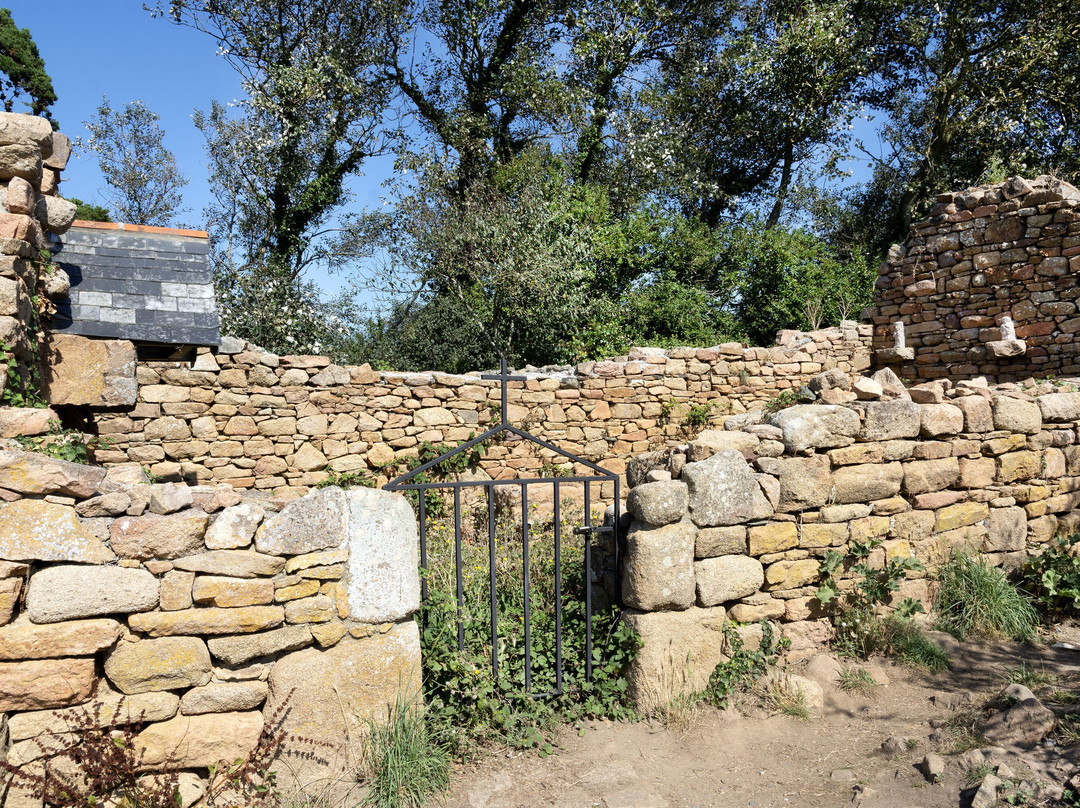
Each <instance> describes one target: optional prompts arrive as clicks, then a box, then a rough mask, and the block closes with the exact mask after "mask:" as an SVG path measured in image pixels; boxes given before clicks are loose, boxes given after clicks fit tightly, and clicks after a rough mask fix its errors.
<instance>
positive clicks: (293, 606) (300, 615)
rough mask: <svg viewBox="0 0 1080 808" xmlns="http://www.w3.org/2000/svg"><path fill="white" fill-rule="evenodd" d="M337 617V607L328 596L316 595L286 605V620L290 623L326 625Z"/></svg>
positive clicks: (291, 601)
mask: <svg viewBox="0 0 1080 808" xmlns="http://www.w3.org/2000/svg"><path fill="white" fill-rule="evenodd" d="M335 617H337V606H336V604H335V603H334V601H333V600H331V599H330V598H328V597H327V596H326V595H314V596H312V597H307V598H299V599H298V600H290V601H288V602H287V603H286V604H285V620H286V621H288V622H289V623H326V622H329V621H330V620H333V619H334V618H335Z"/></svg>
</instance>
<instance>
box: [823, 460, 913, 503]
mask: <svg viewBox="0 0 1080 808" xmlns="http://www.w3.org/2000/svg"><path fill="white" fill-rule="evenodd" d="M903 478H904V469H903V466H902V465H901V464H900V463H879V464H865V465H860V466H842V467H841V468H838V469H836V470H834V471H833V476H832V483H833V492H834V495H833V499H832V501H833V502H835V503H836V504H838V505H847V504H850V503H853V502H872V501H873V500H875V499H886V498H888V497H891V496H894V495H896V494H898V493H899V492H900V483H901V481H902V480H903Z"/></svg>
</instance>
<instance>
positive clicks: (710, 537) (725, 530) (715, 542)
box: [694, 525, 748, 558]
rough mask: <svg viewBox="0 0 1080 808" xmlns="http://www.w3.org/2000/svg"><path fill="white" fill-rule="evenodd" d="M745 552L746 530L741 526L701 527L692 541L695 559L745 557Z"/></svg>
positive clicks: (746, 547) (746, 549)
mask: <svg viewBox="0 0 1080 808" xmlns="http://www.w3.org/2000/svg"><path fill="white" fill-rule="evenodd" d="M747 551H748V545H747V541H746V528H745V527H743V526H742V525H732V526H730V527H703V528H701V529H700V530H698V532H697V538H696V539H695V541H694V557H695V558H714V557H716V556H722V555H745V554H746V553H747Z"/></svg>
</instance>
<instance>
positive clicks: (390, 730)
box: [362, 693, 450, 808]
mask: <svg viewBox="0 0 1080 808" xmlns="http://www.w3.org/2000/svg"><path fill="white" fill-rule="evenodd" d="M363 764H364V771H363V774H364V775H365V776H364V777H363V779H364V780H365V781H366V782H367V784H368V786H369V790H368V793H367V795H365V797H364V801H363V803H362V804H363V805H364V806H372V808H422V806H423V805H424V804H425V803H426V802H427V800H428V798H429V797H431V796H433V795H435V794H439V793H441V792H443V791H445V790H446V787H447V786H448V785H449V783H450V752H449V751H448V750H447V749H446V747H445V746H444V745H443V744H441V743H439V742H438V740H437V739H435V738H434V737H433V736H432V734H431V733H430V732H429V730H428V725H427V722H426V721H425V719H424V710H423V707H422V706H421V705H419V704H418V703H417V702H416V701H415V700H411V699H407V698H406V697H405V696H404V695H403V694H400V693H399V694H398V697H397V699H396V700H395V702H394V706H393V707H392V708H390V709H389V715H388V716H387V720H386V722H385V723H383V722H378V721H375V720H374V719H370V720H369V721H368V735H367V738H366V739H365V741H364V755H363Z"/></svg>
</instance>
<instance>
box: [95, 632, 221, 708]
mask: <svg viewBox="0 0 1080 808" xmlns="http://www.w3.org/2000/svg"><path fill="white" fill-rule="evenodd" d="M210 672H211V666H210V653H209V651H207V650H206V643H204V642H203V641H202V640H200V639H198V638H197V637H163V638H161V639H159V640H140V641H139V642H123V643H120V644H119V645H117V646H116V648H115V649H113V651H112V653H110V654H108V655H107V656H106V657H105V675H106V676H108V677H109V681H110V682H111V683H112V684H113V686H114V687H115V688H116V689H117V690H119V691H120V692H121V693H127V694H134V693H149V692H151V691H154V690H180V689H183V688H186V687H198V686H199V685H204V684H206V683H207V682H209V681H210Z"/></svg>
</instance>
